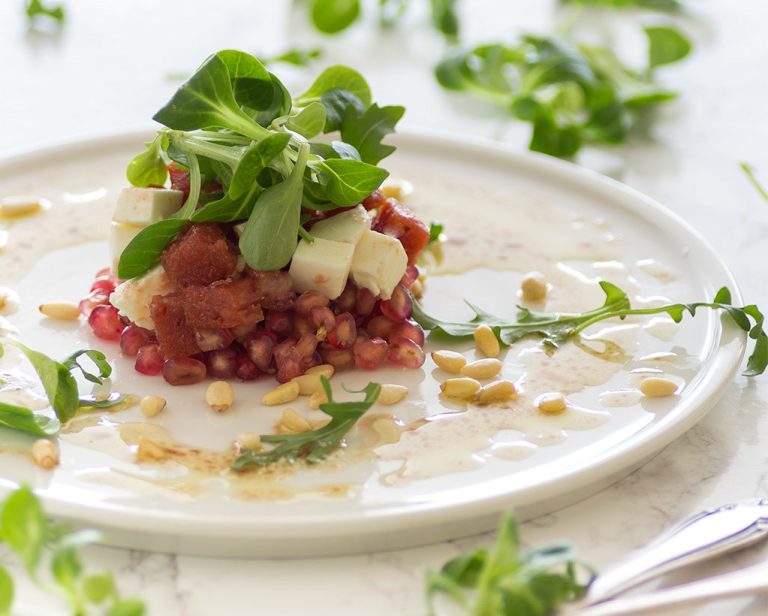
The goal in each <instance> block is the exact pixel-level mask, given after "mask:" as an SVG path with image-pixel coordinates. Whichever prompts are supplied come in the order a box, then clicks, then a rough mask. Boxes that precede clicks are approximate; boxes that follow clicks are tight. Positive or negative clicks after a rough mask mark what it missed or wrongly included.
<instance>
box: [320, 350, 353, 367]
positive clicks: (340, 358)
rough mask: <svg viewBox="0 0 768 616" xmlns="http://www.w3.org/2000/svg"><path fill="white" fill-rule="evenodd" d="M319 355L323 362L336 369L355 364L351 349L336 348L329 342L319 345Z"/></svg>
mask: <svg viewBox="0 0 768 616" xmlns="http://www.w3.org/2000/svg"><path fill="white" fill-rule="evenodd" d="M320 356H321V357H322V358H323V362H324V363H326V364H331V365H332V366H333V367H334V368H336V369H337V370H341V369H342V368H351V367H352V366H354V364H355V356H354V353H352V349H337V348H334V347H332V346H331V345H330V344H321V345H320Z"/></svg>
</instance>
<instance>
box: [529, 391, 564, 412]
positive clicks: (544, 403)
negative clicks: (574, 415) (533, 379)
mask: <svg viewBox="0 0 768 616" xmlns="http://www.w3.org/2000/svg"><path fill="white" fill-rule="evenodd" d="M566 406H567V405H566V402H565V396H564V395H563V394H561V393H560V392H552V393H548V394H541V395H540V396H539V397H538V398H536V407H537V408H538V409H539V410H540V411H541V412H542V413H544V414H545V415H559V414H560V413H562V412H563V411H564V410H565V407H566Z"/></svg>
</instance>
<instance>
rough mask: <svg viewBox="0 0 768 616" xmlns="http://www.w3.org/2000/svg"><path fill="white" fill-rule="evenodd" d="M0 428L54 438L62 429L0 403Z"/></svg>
mask: <svg viewBox="0 0 768 616" xmlns="http://www.w3.org/2000/svg"><path fill="white" fill-rule="evenodd" d="M0 426H4V427H6V428H10V429H11V430H18V431H20V432H27V433H29V434H34V435H35V436H53V435H54V434H56V433H57V432H58V431H59V429H60V428H61V422H59V420H58V419H55V418H52V417H48V416H47V415H43V414H42V413H35V412H34V411H32V410H31V409H28V408H27V407H24V406H15V405H13V404H5V403H4V402H0ZM0 613H2V612H0Z"/></svg>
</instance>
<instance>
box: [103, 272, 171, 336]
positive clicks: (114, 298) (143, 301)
mask: <svg viewBox="0 0 768 616" xmlns="http://www.w3.org/2000/svg"><path fill="white" fill-rule="evenodd" d="M173 290H174V286H173V283H172V282H171V281H170V279H169V278H168V274H166V273H165V270H164V269H163V268H162V266H160V265H158V266H157V267H155V268H154V269H151V270H149V271H148V272H147V273H146V274H144V275H143V276H140V277H138V278H131V279H130V280H126V281H125V282H124V283H122V284H120V285H118V286H117V288H116V289H115V291H114V293H112V295H110V296H109V301H110V302H112V305H113V306H114V307H115V308H117V310H118V312H119V313H120V314H121V315H122V316H124V317H127V318H128V319H130V320H131V321H133V322H134V323H136V325H139V326H140V327H144V328H146V329H155V324H154V323H153V322H152V317H151V316H150V313H149V305H150V304H151V303H152V298H153V297H154V296H155V295H167V294H168V293H171V292H172V291H173Z"/></svg>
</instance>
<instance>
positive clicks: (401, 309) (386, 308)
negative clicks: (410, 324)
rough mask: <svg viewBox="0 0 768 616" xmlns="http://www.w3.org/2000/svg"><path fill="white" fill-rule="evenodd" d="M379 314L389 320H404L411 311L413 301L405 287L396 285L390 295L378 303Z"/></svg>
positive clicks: (398, 321)
mask: <svg viewBox="0 0 768 616" xmlns="http://www.w3.org/2000/svg"><path fill="white" fill-rule="evenodd" d="M379 308H380V309H381V314H383V315H384V316H386V317H387V318H389V319H390V320H391V321H395V322H396V323H400V322H402V321H405V320H406V319H407V318H408V317H410V316H411V314H412V313H413V302H412V301H411V296H410V294H409V293H408V291H406V290H405V287H403V286H402V285H397V286H396V287H395V289H394V291H392V297H391V298H389V299H388V300H385V301H383V302H381V303H380V304H379Z"/></svg>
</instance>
